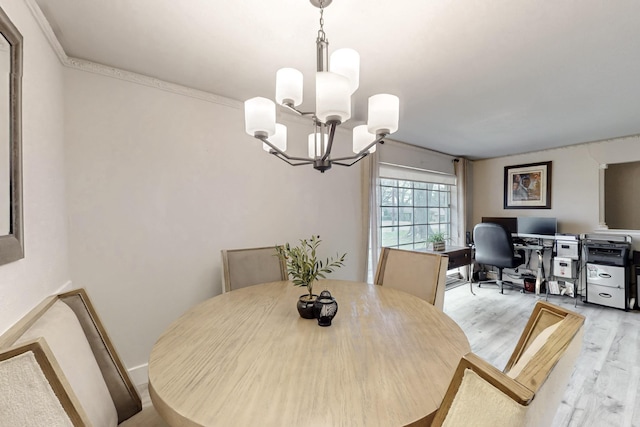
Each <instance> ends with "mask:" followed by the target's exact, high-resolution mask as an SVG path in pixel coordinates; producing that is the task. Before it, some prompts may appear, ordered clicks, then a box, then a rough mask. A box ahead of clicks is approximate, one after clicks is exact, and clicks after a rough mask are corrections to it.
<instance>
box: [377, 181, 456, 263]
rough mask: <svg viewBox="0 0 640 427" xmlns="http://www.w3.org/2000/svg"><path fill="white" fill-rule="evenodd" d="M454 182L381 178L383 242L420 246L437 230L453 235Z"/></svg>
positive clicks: (412, 247)
mask: <svg viewBox="0 0 640 427" xmlns="http://www.w3.org/2000/svg"><path fill="white" fill-rule="evenodd" d="M451 189H452V185H449V184H438V183H429V182H420V181H409V180H400V179H387V178H381V179H380V211H379V218H380V225H379V232H380V234H379V242H380V246H384V247H391V248H399V249H412V250H420V249H427V247H428V246H429V240H428V239H429V236H431V235H432V234H433V233H436V232H442V233H445V235H446V236H449V237H450V236H451V235H452V234H451V229H452V226H451Z"/></svg>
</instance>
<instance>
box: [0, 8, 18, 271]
mask: <svg viewBox="0 0 640 427" xmlns="http://www.w3.org/2000/svg"><path fill="white" fill-rule="evenodd" d="M0 33H2V35H3V36H4V38H5V39H7V41H8V42H9V44H10V45H11V74H10V77H9V86H10V89H9V94H10V98H11V100H10V106H9V114H10V119H9V122H10V129H9V139H10V141H9V144H10V147H9V148H10V151H9V153H10V154H9V163H10V164H9V167H10V171H9V175H10V181H11V182H10V190H9V193H10V199H11V200H10V214H11V220H10V227H11V229H10V230H9V234H8V235H6V236H0V265H3V264H7V263H10V262H13V261H17V260H19V259H22V258H24V240H23V239H24V235H23V233H24V225H23V218H22V46H23V44H22V34H20V32H19V31H18V29H17V28H16V27H15V26H14V25H13V23H12V22H11V20H10V19H9V17H8V16H7V14H6V13H5V12H4V10H2V8H0Z"/></svg>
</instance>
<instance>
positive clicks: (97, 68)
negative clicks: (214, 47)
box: [24, 0, 243, 109]
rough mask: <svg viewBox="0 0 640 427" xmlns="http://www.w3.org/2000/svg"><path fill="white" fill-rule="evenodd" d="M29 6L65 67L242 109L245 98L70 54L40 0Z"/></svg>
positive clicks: (27, 2)
mask: <svg viewBox="0 0 640 427" xmlns="http://www.w3.org/2000/svg"><path fill="white" fill-rule="evenodd" d="M24 2H25V3H26V5H27V7H28V8H29V10H30V11H31V14H32V15H33V17H34V18H35V20H36V22H37V23H38V26H39V27H40V29H41V31H42V33H43V34H44V36H45V38H46V39H47V41H48V42H49V44H50V45H51V48H52V49H53V51H54V52H55V54H56V55H57V57H58V59H59V60H60V63H61V64H62V65H64V66H65V67H68V68H72V69H76V70H80V71H85V72H89V73H94V74H99V75H102V76H106V77H111V78H115V79H120V80H124V81H127V82H130V83H135V84H139V85H143V86H148V87H152V88H154V89H159V90H163V91H166V92H171V93H175V94H178V95H182V96H188V97H191V98H196V99H200V100H203V101H207V102H211V103H214V104H220V105H224V106H227V107H231V108H236V109H241V108H242V105H243V104H242V102H240V101H237V100H235V99H230V98H225V97H223V96H220V95H215V94H213V93H210V92H206V91H203V90H198V89H193V88H190V87H187V86H182V85H179V84H175V83H170V82H167V81H164V80H160V79H157V78H154V77H149V76H146V75H144V74H138V73H134V72H131V71H127V70H122V69H120V68H115V67H110V66H106V65H103V64H99V63H96V62H91V61H86V60H84V59H79V58H73V57H70V56H68V55H67V54H66V52H65V51H64V48H63V47H62V45H61V44H60V42H59V41H58V38H57V37H56V35H55V32H54V31H53V29H52V28H51V25H50V24H49V21H47V18H46V17H45V16H44V14H43V13H42V10H41V9H40V7H39V6H38V4H37V3H36V0H24Z"/></svg>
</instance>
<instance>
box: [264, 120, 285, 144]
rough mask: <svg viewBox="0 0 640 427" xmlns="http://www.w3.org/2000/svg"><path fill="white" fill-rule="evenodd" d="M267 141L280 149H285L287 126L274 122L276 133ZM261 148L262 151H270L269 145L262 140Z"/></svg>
mask: <svg viewBox="0 0 640 427" xmlns="http://www.w3.org/2000/svg"><path fill="white" fill-rule="evenodd" d="M269 142H270V143H272V144H273V145H275V146H276V147H277V148H278V149H279V150H280V151H287V127H286V126H285V125H281V124H280V123H276V133H274V134H273V136H272V137H271V138H269ZM262 149H263V150H264V151H271V147H269V146H268V145H267V144H265V143H264V142H263V143H262Z"/></svg>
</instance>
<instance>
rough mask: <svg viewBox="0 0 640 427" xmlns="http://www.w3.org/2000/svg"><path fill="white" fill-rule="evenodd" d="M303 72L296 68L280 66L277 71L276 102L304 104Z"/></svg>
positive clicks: (295, 104)
mask: <svg viewBox="0 0 640 427" xmlns="http://www.w3.org/2000/svg"><path fill="white" fill-rule="evenodd" d="M302 82H303V77H302V73H301V72H300V71H298V70H296V69H295V68H280V69H279V70H278V71H277V72H276V102H277V103H278V104H293V105H294V106H298V105H300V104H302Z"/></svg>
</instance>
